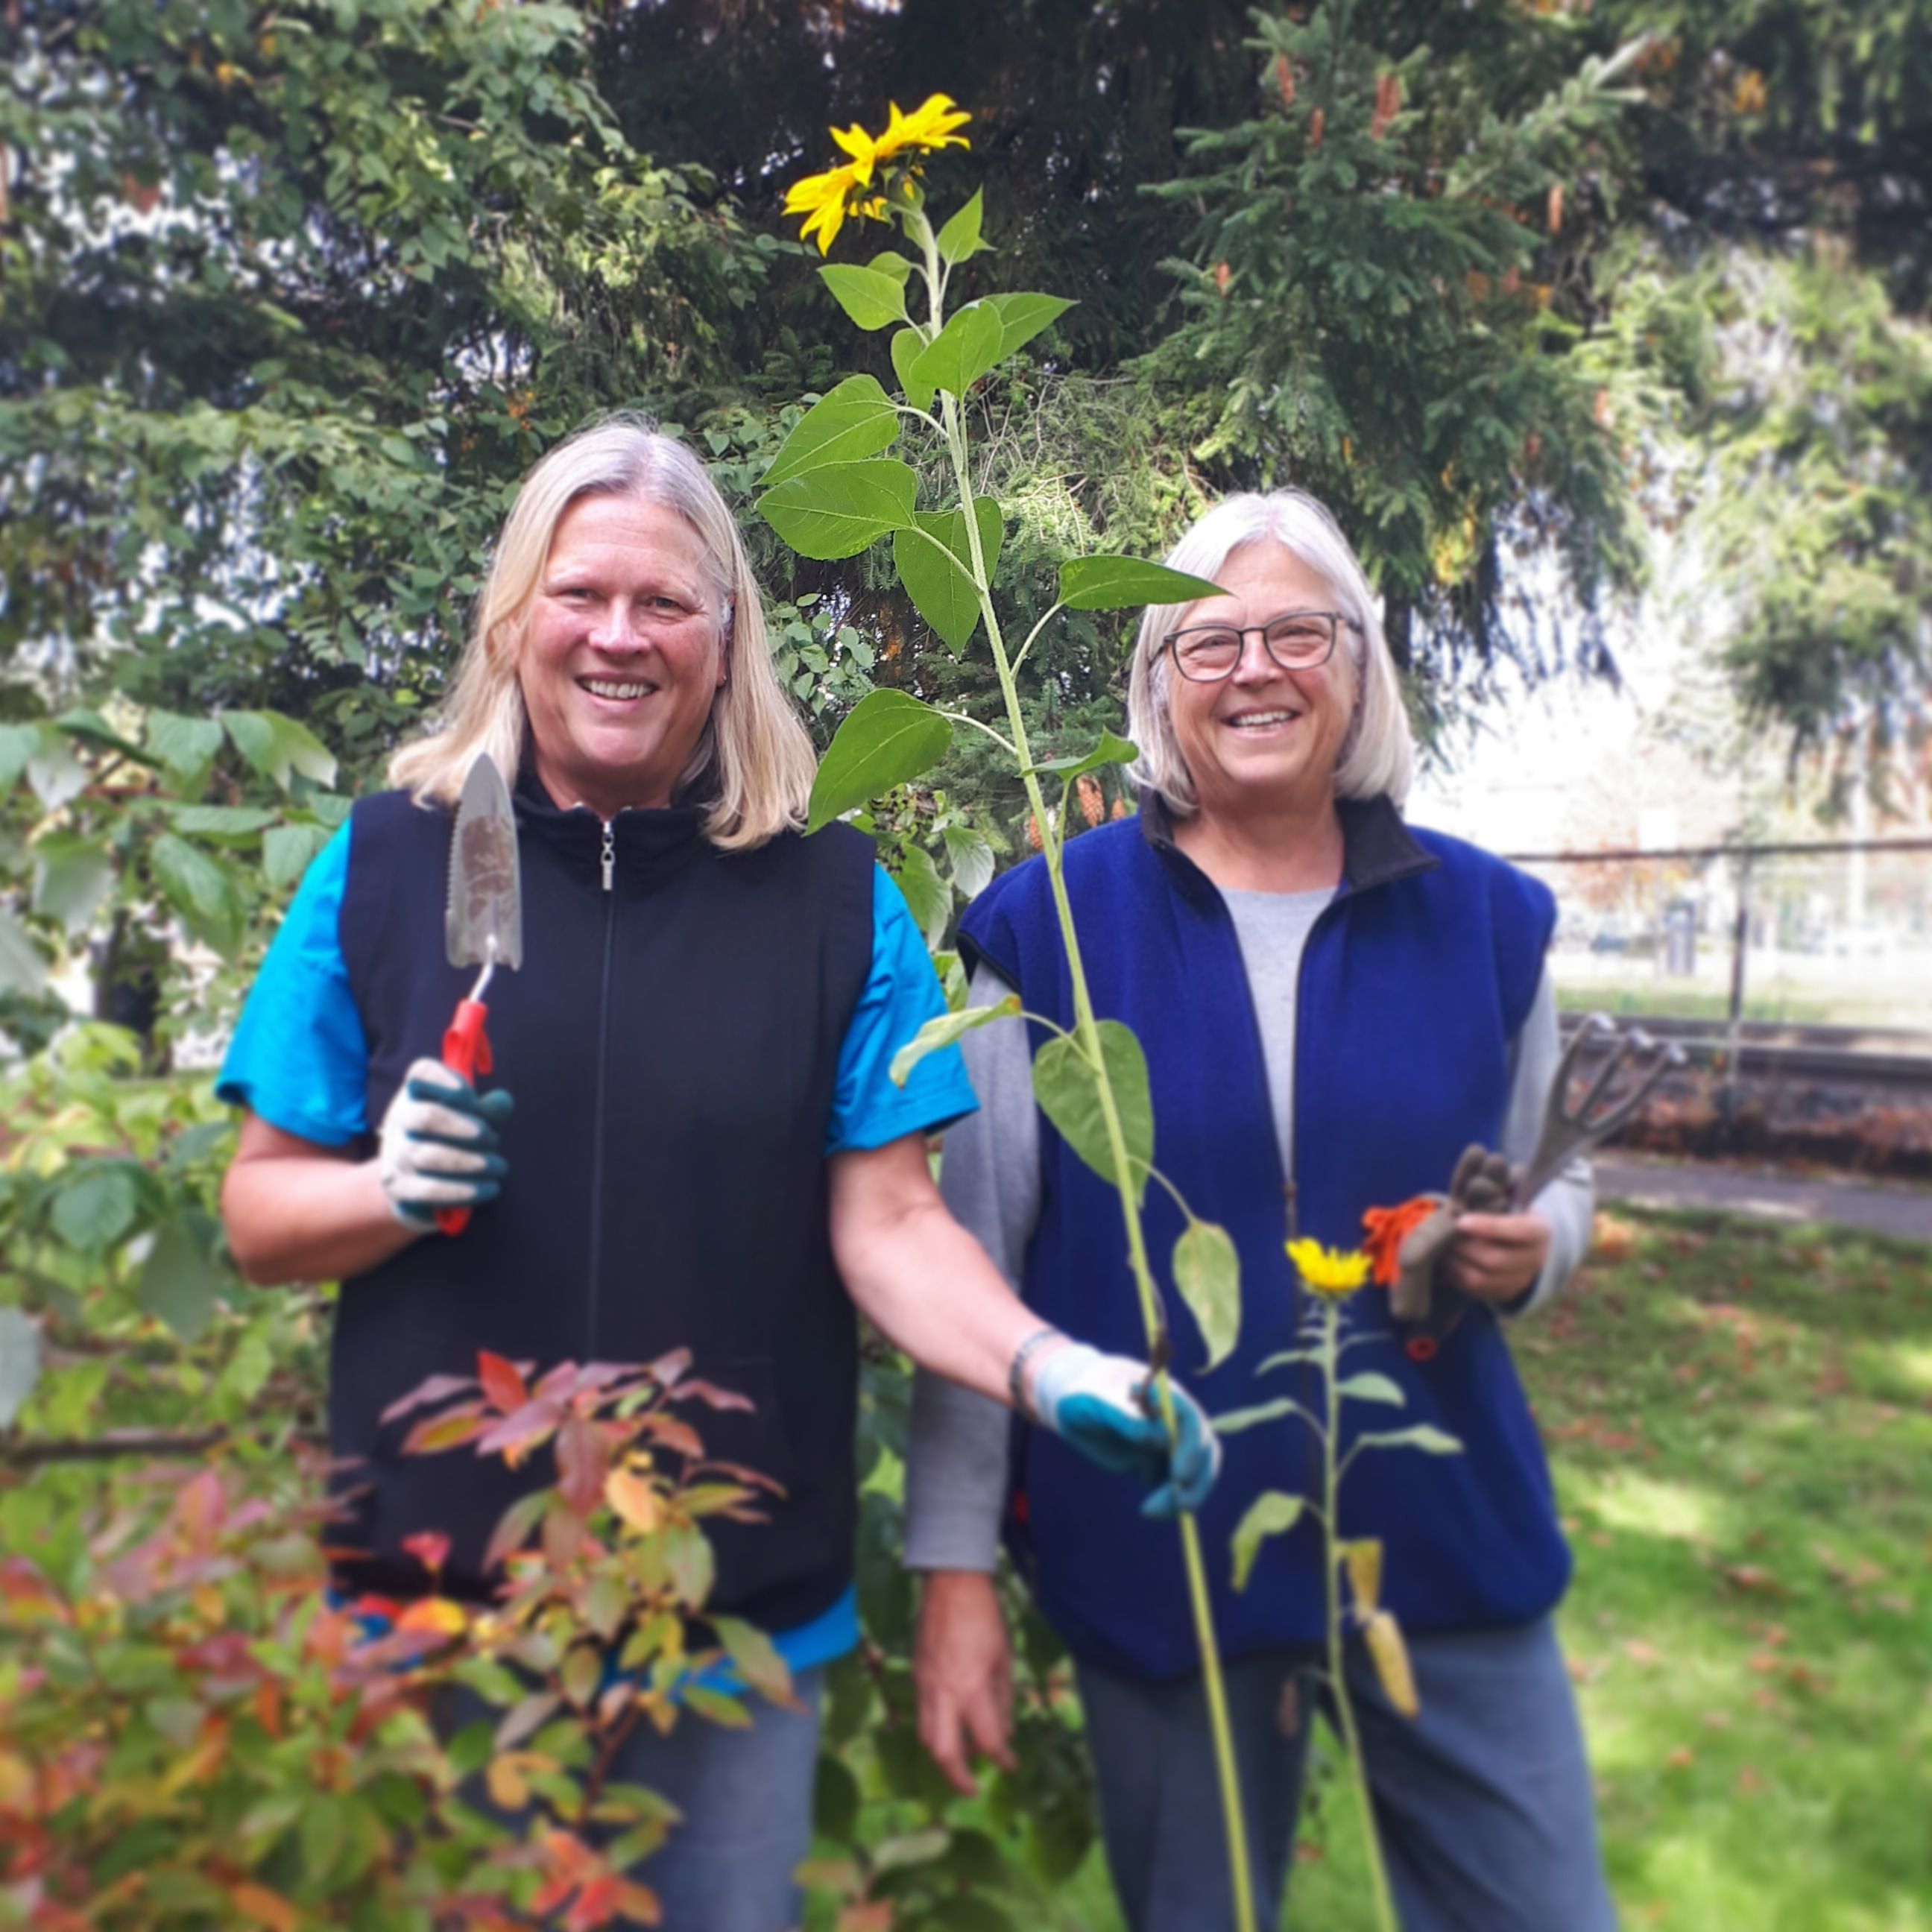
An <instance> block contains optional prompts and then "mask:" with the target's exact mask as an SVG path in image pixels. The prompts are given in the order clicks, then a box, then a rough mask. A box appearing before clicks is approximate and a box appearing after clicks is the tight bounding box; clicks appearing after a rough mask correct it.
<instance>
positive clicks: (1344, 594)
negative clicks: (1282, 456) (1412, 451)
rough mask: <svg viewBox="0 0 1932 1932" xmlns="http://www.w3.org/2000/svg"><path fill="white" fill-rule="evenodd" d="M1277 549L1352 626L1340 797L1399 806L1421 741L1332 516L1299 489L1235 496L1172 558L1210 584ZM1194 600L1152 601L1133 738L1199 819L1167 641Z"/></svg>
mask: <svg viewBox="0 0 1932 1932" xmlns="http://www.w3.org/2000/svg"><path fill="white" fill-rule="evenodd" d="M1256 543H1278V544H1280V545H1281V547H1282V548H1283V549H1284V550H1287V551H1289V553H1291V554H1292V555H1293V556H1297V557H1298V558H1300V559H1301V561H1302V562H1304V563H1305V564H1306V565H1307V566H1308V567H1309V568H1310V569H1311V570H1313V571H1317V572H1319V574H1321V575H1322V577H1325V579H1326V580H1328V586H1329V588H1330V589H1331V590H1332V591H1333V592H1334V597H1335V605H1336V608H1337V610H1340V612H1341V613H1342V614H1343V616H1345V617H1348V618H1349V619H1352V620H1353V623H1352V627H1351V626H1346V625H1345V626H1344V627H1343V631H1342V635H1343V637H1344V638H1345V639H1346V640H1347V644H1348V664H1349V681H1350V683H1351V685H1352V687H1353V698H1352V703H1353V706H1354V715H1353V718H1352V720H1351V721H1350V723H1349V730H1348V733H1347V735H1346V736H1345V737H1344V738H1343V741H1342V750H1341V755H1340V758H1339V760H1337V764H1336V766H1335V796H1337V798H1373V797H1374V796H1376V794H1377V793H1382V792H1385V793H1388V796H1389V797H1390V798H1391V799H1394V802H1396V803H1397V805H1400V804H1401V803H1402V802H1403V799H1405V798H1406V797H1407V796H1408V795H1409V780H1410V778H1411V777H1412V775H1414V772H1415V736H1414V735H1413V733H1412V732H1411V731H1410V730H1409V713H1408V711H1407V709H1406V708H1405V707H1404V706H1403V701H1402V686H1401V683H1400V679H1398V678H1397V674H1396V668H1395V661H1394V658H1391V656H1390V655H1389V648H1388V640H1387V639H1386V638H1385V637H1384V636H1383V635H1382V607H1381V602H1380V600H1379V598H1377V597H1376V594H1375V592H1373V590H1371V589H1370V587H1369V580H1368V578H1367V576H1366V575H1364V573H1363V570H1362V566H1361V562H1360V561H1359V560H1358V559H1357V557H1356V555H1355V551H1354V550H1352V548H1351V547H1350V546H1349V539H1348V538H1346V537H1345V536H1344V535H1343V534H1342V532H1341V528H1340V526H1339V525H1338V524H1337V523H1336V521H1335V519H1334V517H1332V516H1331V515H1330V514H1329V513H1328V510H1327V509H1326V508H1325V507H1324V506H1323V505H1322V504H1320V503H1318V502H1316V500H1315V499H1314V498H1313V496H1309V495H1307V494H1306V493H1304V491H1302V490H1274V491H1271V493H1268V495H1266V496H1260V495H1256V494H1252V493H1250V494H1247V495H1242V496H1229V497H1225V498H1223V500H1222V501H1221V502H1219V503H1217V504H1216V505H1215V506H1214V508H1213V509H1211V510H1210V511H1208V513H1207V514H1206V515H1205V516H1204V517H1202V519H1201V520H1200V521H1199V523H1196V525H1195V526H1194V527H1193V529H1190V531H1189V532H1187V535H1185V536H1184V537H1183V538H1181V541H1179V542H1178V544H1175V547H1174V548H1173V549H1172V550H1170V551H1169V553H1168V556H1167V562H1168V564H1169V567H1170V568H1173V569H1175V570H1184V571H1187V572H1188V573H1189V574H1190V575H1191V576H1194V577H1207V578H1208V579H1209V580H1213V579H1214V577H1216V575H1217V574H1218V573H1219V571H1220V568H1221V567H1222V565H1223V564H1225V563H1226V562H1227V561H1228V559H1229V557H1231V556H1232V555H1233V554H1234V553H1235V551H1236V550H1240V549H1241V548H1242V547H1244V545H1246V544H1256ZM1193 608H1194V606H1193V604H1152V605H1150V606H1149V607H1148V610H1146V612H1145V613H1144V614H1143V615H1142V618H1141V628H1140V635H1139V637H1138V639H1137V640H1136V642H1135V644H1134V657H1133V666H1132V668H1131V669H1130V672H1129V673H1128V679H1127V733H1128V735H1129V736H1130V737H1131V738H1132V739H1133V741H1134V742H1135V743H1136V745H1139V747H1140V754H1141V755H1140V760H1139V763H1137V764H1136V766H1134V776H1135V778H1136V780H1137V781H1139V783H1140V784H1143V785H1145V786H1148V787H1151V789H1152V790H1154V791H1155V792H1156V793H1158V794H1159V795H1160V798H1161V799H1162V800H1163V802H1164V803H1165V804H1166V806H1167V808H1168V809H1169V811H1171V812H1172V813H1173V814H1174V815H1175V817H1177V818H1188V817H1192V816H1193V814H1194V812H1195V811H1196V809H1197V808H1198V806H1199V798H1198V796H1196V792H1195V789H1194V776H1193V773H1192V772H1190V771H1189V769H1187V760H1185V759H1184V757H1182V756H1181V744H1180V740H1179V739H1178V738H1177V737H1176V736H1175V730H1174V721H1173V718H1172V716H1171V715H1170V714H1169V709H1168V694H1169V685H1168V680H1169V677H1170V676H1172V667H1171V666H1170V664H1169V661H1168V655H1167V652H1166V651H1165V650H1164V649H1163V648H1162V645H1161V640H1162V639H1163V637H1166V635H1167V634H1168V633H1169V631H1174V630H1178V629H1179V628H1180V627H1181V625H1183V624H1184V623H1185V622H1187V615H1188V613H1189V612H1190V610H1193Z"/></svg>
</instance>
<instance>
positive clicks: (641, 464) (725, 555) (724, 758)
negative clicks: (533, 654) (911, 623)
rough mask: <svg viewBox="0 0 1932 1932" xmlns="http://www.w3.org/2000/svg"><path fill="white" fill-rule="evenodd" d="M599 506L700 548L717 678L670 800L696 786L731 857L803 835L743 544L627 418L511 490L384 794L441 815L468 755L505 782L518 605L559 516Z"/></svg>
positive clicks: (515, 729)
mask: <svg viewBox="0 0 1932 1932" xmlns="http://www.w3.org/2000/svg"><path fill="white" fill-rule="evenodd" d="M599 495H601V496H634V497H638V498H640V499H643V501H645V502H650V503H655V504H657V505H658V506H659V507H661V508H664V509H667V510H671V511H676V514H678V515H679V516H680V517H683V519H684V520H685V522H686V523H688V524H690V526H691V528H692V529H694V531H696V532H697V535H698V538H699V539H700V541H701V542H702V543H703V547H704V555H705V560H706V565H707V568H708V570H709V574H710V577H711V583H710V589H711V592H712V595H713V596H714V597H715V598H716V600H717V613H718V632H719V638H718V641H719V647H720V649H721V651H722V652H723V655H724V664H725V667H726V676H725V681H724V684H723V685H721V687H720V688H719V689H718V692H717V694H716V696H715V697H714V698H713V699H712V705H711V716H710V720H709V722H708V723H707V724H706V726H705V728H704V735H703V736H702V737H701V738H700V739H699V740H698V742H697V748H696V749H695V750H694V751H693V752H692V753H691V760H690V762H689V763H688V764H687V765H686V766H685V768H684V770H683V771H682V772H681V773H680V774H679V778H678V784H677V788H678V790H679V791H685V790H689V789H690V788H691V787H692V786H694V785H695V784H697V783H698V782H699V781H706V790H707V791H708V793H709V798H708V803H707V809H706V816H705V823H704V830H705V835H706V838H709V840H710V841H711V843H712V844H714V845H715V846H718V847H720V848H721V849H722V850H726V851H733V850H743V849H745V848H746V847H751V846H754V845H761V844H763V843H764V842H765V841H766V839H768V838H772V837H773V836H775V835H776V834H777V833H778V832H782V831H784V829H786V828H787V826H793V825H799V824H802V823H804V821H805V803H806V800H807V799H808V797H809V796H810V795H811V778H812V772H813V770H814V766H815V763H816V760H814V757H813V755H812V749H811V738H810V736H808V734H807V733H806V731H805V726H804V724H802V722H801V721H799V718H798V715H797V714H796V712H794V711H793V709H792V708H791V703H790V700H789V699H788V698H787V697H786V695H785V694H784V691H782V690H781V688H780V687H779V685H778V679H777V676H776V675H775V673H773V671H772V664H771V656H770V653H769V651H768V649H766V643H765V617H764V610H763V605H762V604H761V603H760V600H759V596H758V586H757V583H755V582H754V580H753V579H752V576H751V559H749V558H748V556H746V555H745V544H744V539H743V538H742V537H741V536H739V534H738V526H737V525H736V523H734V522H733V520H732V517H731V512H730V510H729V509H727V508H726V507H725V503H724V498H723V497H722V496H720V495H719V494H718V486H717V485H716V484H715V483H713V482H712V480H711V478H710V477H709V475H708V474H707V473H706V470H705V468H704V466H703V463H700V462H699V461H698V460H697V458H696V457H694V455H691V452H690V451H689V450H688V449H685V446H683V444H682V443H679V442H678V441H676V440H675V439H674V438H673V437H667V436H662V435H660V434H658V432H657V431H656V430H655V429H654V428H652V425H650V423H649V422H648V421H646V419H644V418H643V417H641V416H632V415H628V414H620V415H616V416H607V417H605V418H604V419H602V420H601V421H600V422H594V423H592V424H591V425H589V426H588V427H587V428H583V429H581V430H579V431H577V434H575V435H574V436H572V437H569V438H568V439H567V440H565V441H564V442H562V443H559V444H558V445H557V446H556V448H555V449H552V450H550V452H548V453H547V455H545V456H544V458H542V460H541V461H540V462H539V463H538V464H537V466H536V467H535V469H532V471H531V472H530V473H529V475H528V476H527V477H526V478H524V479H523V487H522V488H521V489H520V490H518V491H517V500H516V502H514V504H513V505H511V509H510V514H509V516H508V518H507V519H506V520H505V522H504V524H503V529H502V535H500V536H499V538H498V539H497V541H496V552H495V554H494V555H493V556H492V558H491V559H490V570H489V574H488V576H487V577H486V578H485V579H484V584H483V594H482V595H481V598H479V599H478V602H477V605H476V613H475V621H474V622H473V623H472V625H471V627H470V632H469V642H468V643H466V645H465V646H463V656H462V658H461V661H460V662H459V663H458V666H457V670H456V678H455V686H454V688H453V689H452V691H451V693H450V697H449V703H448V705H447V706H446V709H445V710H444V712H443V718H442V721H441V724H440V728H439V729H438V730H437V731H435V732H434V733H433V734H432V735H431V736H428V737H426V738H422V739H418V740H417V741H416V742H415V743H413V744H411V745H404V747H403V748H401V750H400V751H398V752H397V753H396V754H395V757H392V759H391V760H390V761H389V778H390V782H391V783H392V784H398V785H404V786H407V787H408V788H409V789H410V790H411V791H413V793H415V794H416V797H417V799H419V801H422V802H427V801H428V800H430V799H439V800H440V801H442V802H444V803H446V804H454V803H455V801H456V799H457V797H458V795H459V794H460V792H461V791H462V789H463V778H464V776H465V775H466V773H467V772H468V771H469V766H470V764H471V762H472V760H474V759H475V756H476V754H477V753H478V751H487V752H488V753H489V754H490V756H491V757H493V758H494V759H495V760H496V764H497V766H498V768H499V769H500V770H502V772H504V774H505V775H506V776H507V777H508V778H510V779H511V782H512V783H514V780H515V775H516V773H517V772H518V771H519V770H520V769H521V768H522V766H523V760H524V758H525V757H526V755H527V754H528V751H529V730H530V727H529V714H528V713H527V712H526V711H525V709H524V708H523V688H522V686H521V685H520V683H519V682H518V681H517V664H518V661H519V659H520V655H521V653H522V650H523V638H524V634H525V631H526V624H527V620H528V619H529V609H530V604H531V601H532V598H534V597H535V594H536V589H537V585H538V582H539V580H541V577H542V575H543V569H544V563H545V562H546V561H547V559H548V557H549V556H550V543H551V541H552V539H553V538H554V537H555V535H556V526H557V524H558V523H559V522H560V521H561V520H562V517H563V514H564V512H565V511H566V510H568V508H570V506H571V504H572V503H574V502H576V501H577V499H578V498H580V497H581V496H599Z"/></svg>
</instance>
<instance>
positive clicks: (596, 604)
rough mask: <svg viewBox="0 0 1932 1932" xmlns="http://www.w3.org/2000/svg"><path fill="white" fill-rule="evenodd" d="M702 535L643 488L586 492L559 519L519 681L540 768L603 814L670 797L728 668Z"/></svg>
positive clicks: (568, 796) (569, 795) (573, 798)
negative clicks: (631, 492)
mask: <svg viewBox="0 0 1932 1932" xmlns="http://www.w3.org/2000/svg"><path fill="white" fill-rule="evenodd" d="M714 586H715V575H714V573H713V571H712V568H711V565H710V561H709V558H708V556H706V551H705V547H704V544H703V539H702V538H700V536H699V535H698V534H697V531H696V530H695V529H693V528H692V527H691V525H690V524H689V523H687V522H686V521H685V519H684V518H683V517H681V516H679V514H678V513H677V512H676V511H675V510H670V509H667V508H664V506H663V505H661V504H658V503H652V502H646V501H645V500H644V499H642V498H640V497H636V496H610V495H592V496H580V497H579V498H578V499H577V501H576V502H574V503H572V504H571V506H570V507H569V508H568V510H566V511H565V512H564V514H563V515H562V517H559V519H558V520H557V526H556V533H555V534H554V535H553V537H552V538H551V539H550V554H549V556H548V557H547V558H546V559H545V560H544V568H543V574H542V575H541V577H540V578H539V579H538V583H537V589H536V593H535V596H534V597H533V598H532V600H531V602H530V608H529V616H528V618H527V619H526V625H525V629H524V634H523V647H522V650H521V652H520V655H519V658H518V661H517V682H518V683H519V684H520V685H521V686H522V688H523V705H524V708H525V709H526V710H527V711H528V712H529V720H530V738H531V744H532V755H533V757H534V759H535V765H536V772H537V776H538V778H540V779H541V780H542V781H543V784H544V790H547V792H548V793H550V796H551V798H552V799H553V800H554V801H555V802H556V803H557V804H558V805H564V806H568V805H577V804H582V805H588V806H589V808H591V810H592V811H595V813H596V814H597V815H598V817H600V818H610V817H613V816H614V815H615V814H616V813H617V812H619V811H622V809H623V808H625V806H627V805H641V806H657V805H667V804H668V803H669V802H670V796H671V790H672V787H673V786H674V785H675V784H676V782H677V780H678V777H679V774H680V773H681V772H682V771H683V769H684V768H685V766H686V765H687V764H688V763H689V762H690V760H691V754H692V753H693V752H694V751H695V750H696V749H697V743H698V740H699V739H700V738H701V737H702V736H703V733H704V727H705V724H706V722H707V721H708V720H709V718H710V715H711V705H712V699H713V698H714V697H715V695H716V694H717V691H718V687H719V686H720V685H721V684H723V683H724V677H725V656H724V647H723V631H724V626H723V622H722V614H723V613H722V612H721V610H720V608H719V602H720V600H719V598H718V592H717V591H716V589H715V587H714Z"/></svg>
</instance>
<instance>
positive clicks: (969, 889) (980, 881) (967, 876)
mask: <svg viewBox="0 0 1932 1932" xmlns="http://www.w3.org/2000/svg"><path fill="white" fill-rule="evenodd" d="M940 836H941V838H942V839H944V841H945V844H946V856H947V857H948V858H949V859H951V860H952V862H953V885H954V886H955V887H956V889H958V890H959V892H960V893H961V894H962V895H963V896H964V897H965V898H969V899H974V898H978V897H979V896H980V894H981V893H982V892H984V891H985V890H986V888H987V887H988V886H989V885H991V884H992V882H993V868H994V863H995V861H994V858H993V847H992V841H991V840H989V838H987V836H986V834H985V833H984V832H975V831H974V829H973V828H972V826H970V825H949V826H947V828H946V829H945V830H944V832H941V834H940Z"/></svg>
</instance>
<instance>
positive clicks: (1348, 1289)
mask: <svg viewBox="0 0 1932 1932" xmlns="http://www.w3.org/2000/svg"><path fill="white" fill-rule="evenodd" d="M1288 1258H1289V1260H1290V1261H1292V1262H1294V1264H1295V1266H1296V1267H1297V1268H1298V1269H1300V1270H1301V1279H1302V1283H1303V1285H1304V1286H1305V1287H1307V1289H1308V1290H1309V1292H1310V1293H1311V1294H1313V1295H1325V1296H1327V1297H1328V1298H1329V1299H1330V1300H1331V1301H1340V1299H1341V1298H1342V1297H1343V1295H1352V1294H1354V1293H1355V1290H1356V1289H1358V1288H1360V1287H1361V1285H1362V1284H1363V1283H1364V1282H1365V1281H1367V1280H1368V1278H1369V1268H1370V1262H1369V1258H1368V1256H1367V1255H1365V1254H1363V1253H1360V1252H1359V1251H1356V1250H1346V1249H1343V1248H1325V1247H1323V1246H1322V1244H1321V1243H1320V1242H1319V1241H1290V1242H1289V1244H1288Z"/></svg>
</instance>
